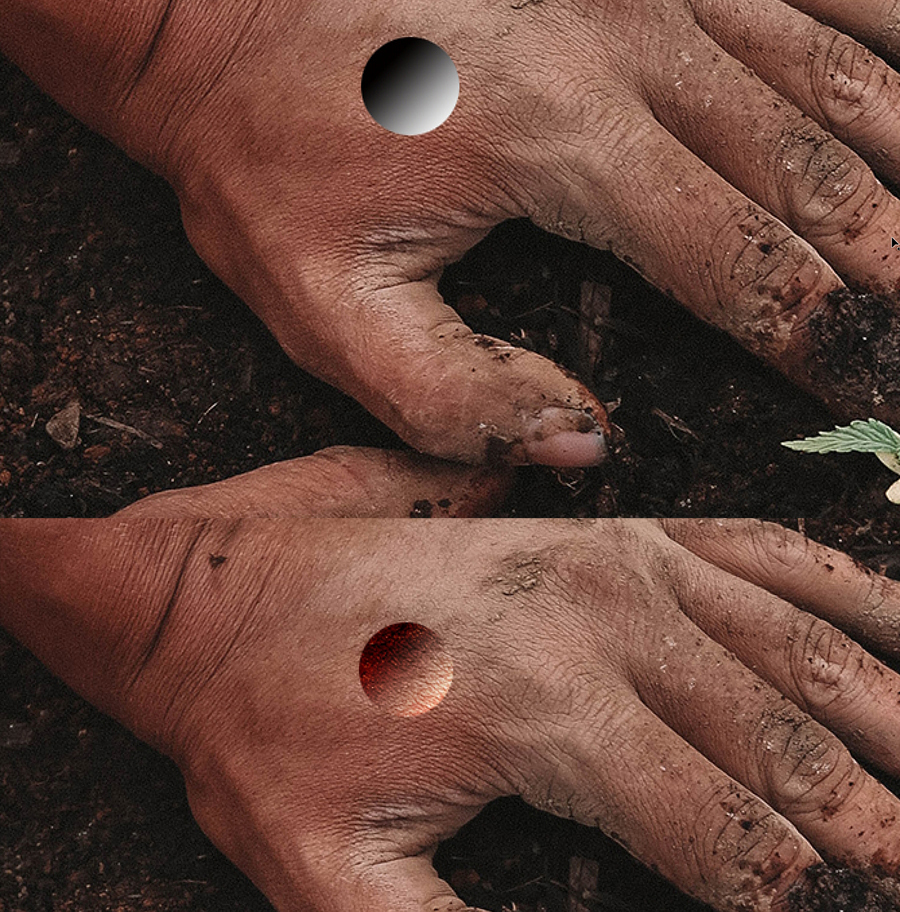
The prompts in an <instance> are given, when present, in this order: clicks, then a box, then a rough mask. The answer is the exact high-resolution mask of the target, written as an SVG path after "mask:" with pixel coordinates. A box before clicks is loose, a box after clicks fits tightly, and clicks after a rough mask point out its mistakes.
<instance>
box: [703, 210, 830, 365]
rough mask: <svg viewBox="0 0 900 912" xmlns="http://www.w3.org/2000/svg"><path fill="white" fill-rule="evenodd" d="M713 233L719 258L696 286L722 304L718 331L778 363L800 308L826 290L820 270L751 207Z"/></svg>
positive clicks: (799, 245) (780, 226)
mask: <svg viewBox="0 0 900 912" xmlns="http://www.w3.org/2000/svg"><path fill="white" fill-rule="evenodd" d="M714 233H715V236H716V237H717V238H718V239H719V240H718V243H717V245H716V246H717V248H718V249H719V250H721V251H722V253H720V254H719V255H717V256H716V257H715V258H714V259H711V260H710V261H708V262H707V264H706V269H705V271H704V272H703V274H702V275H701V280H703V281H705V282H706V284H707V285H708V286H709V288H710V290H711V292H712V295H713V296H714V297H715V299H716V300H718V301H719V302H721V303H720V307H721V311H720V313H719V314H718V315H717V317H716V323H717V325H719V326H720V327H721V328H722V329H725V330H726V331H727V332H729V333H730V334H731V335H732V336H734V337H735V338H737V339H738V340H739V341H740V342H742V343H743V344H744V345H745V346H747V347H749V348H750V349H751V350H755V351H760V352H762V353H765V352H771V354H772V355H773V356H774V357H777V356H778V355H780V354H781V353H782V351H783V350H784V349H786V348H788V347H789V345H790V337H791V333H792V332H793V331H794V329H795V327H796V324H797V321H798V320H799V319H800V316H801V315H802V313H803V311H804V310H805V307H803V306H801V305H804V304H805V302H808V301H811V300H818V299H819V298H820V297H824V294H825V292H826V291H827V290H829V288H828V287H826V283H827V276H826V274H825V273H824V272H823V264H821V263H820V261H818V259H817V258H816V257H815V256H814V255H813V254H811V252H810V250H809V248H808V247H807V245H806V244H805V243H803V242H802V241H801V240H800V239H799V238H798V237H797V236H796V235H794V233H793V232H792V231H791V230H790V229H789V228H788V227H787V226H786V225H785V224H784V223H782V222H780V221H778V220H776V219H774V218H772V217H771V216H770V215H768V214H767V213H765V212H763V211H761V210H760V209H759V208H758V207H757V206H756V205H754V204H752V203H750V204H743V205H741V206H739V207H736V208H734V209H733V210H732V211H730V212H729V213H728V214H727V215H726V216H725V217H724V219H723V220H722V221H721V222H720V223H719V224H718V225H717V226H715V229H714ZM735 298H737V299H738V301H737V303H738V304H739V306H734V305H733V303H732V302H734V301H735Z"/></svg>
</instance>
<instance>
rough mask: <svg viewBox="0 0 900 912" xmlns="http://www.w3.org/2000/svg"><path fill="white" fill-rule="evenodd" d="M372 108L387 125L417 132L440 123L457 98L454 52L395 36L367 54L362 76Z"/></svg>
mask: <svg viewBox="0 0 900 912" xmlns="http://www.w3.org/2000/svg"><path fill="white" fill-rule="evenodd" d="M362 97H363V102H364V104H365V106H366V109H367V110H368V112H369V113H370V114H371V115H372V117H373V119H374V120H376V121H377V122H378V123H379V124H381V126H382V127H384V128H385V129H386V130H390V131H391V132H392V133H399V134H401V135H402V136H418V135H419V134H420V133H429V132H430V131H431V130H434V129H435V128H436V127H439V126H440V125H441V124H442V123H443V122H444V121H445V120H446V119H447V118H448V117H449V116H450V115H451V114H452V113H453V109H454V108H455V107H456V101H457V99H458V98H459V74H458V73H457V72H456V67H455V66H454V65H453V61H452V60H451V59H450V57H449V56H448V55H447V54H446V53H445V52H444V51H443V50H442V49H441V48H439V47H438V46H437V45H436V44H433V43H432V42H430V41H426V40H425V39H424V38H397V39H396V40H395V41H389V42H388V43H387V44H384V45H382V46H381V47H380V48H378V50H377V51H375V53H374V54H373V55H372V56H371V57H370V58H369V62H368V63H367V64H366V67H365V69H364V70H363V75H362Z"/></svg>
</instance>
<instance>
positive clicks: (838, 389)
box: [806, 288, 900, 421]
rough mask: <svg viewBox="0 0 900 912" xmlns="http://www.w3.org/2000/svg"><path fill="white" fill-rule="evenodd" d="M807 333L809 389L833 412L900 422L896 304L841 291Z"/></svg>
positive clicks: (899, 344)
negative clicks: (809, 343) (808, 343)
mask: <svg viewBox="0 0 900 912" xmlns="http://www.w3.org/2000/svg"><path fill="white" fill-rule="evenodd" d="M806 330H807V332H808V333H809V339H810V342H811V346H810V349H809V350H810V355H809V358H808V360H807V362H806V366H807V369H808V377H809V381H810V388H811V389H813V390H814V391H815V392H817V393H818V395H820V396H821V397H822V398H823V399H825V401H826V402H827V403H828V404H829V406H830V407H831V408H832V409H833V410H834V411H835V412H837V413H839V414H840V415H842V416H845V417H849V418H867V417H876V418H883V419H884V420H886V421H896V420H898V419H900V301H898V300H896V299H894V298H890V297H886V296H883V295H878V294H871V293H868V292H856V291H852V290H850V289H848V288H839V289H837V290H836V291H833V292H831V293H830V294H829V295H828V296H827V298H826V299H825V303H824V305H823V306H822V307H821V308H819V309H818V310H817V311H816V312H815V313H814V314H813V315H812V316H811V317H810V318H809V322H808V324H807V327H806Z"/></svg>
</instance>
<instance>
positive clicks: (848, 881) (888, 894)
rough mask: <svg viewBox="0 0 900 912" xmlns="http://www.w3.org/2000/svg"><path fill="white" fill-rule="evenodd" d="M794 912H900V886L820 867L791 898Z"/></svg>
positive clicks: (814, 870) (893, 882) (817, 867)
mask: <svg viewBox="0 0 900 912" xmlns="http://www.w3.org/2000/svg"><path fill="white" fill-rule="evenodd" d="M788 908H789V909H790V912H833V910H835V909H840V910H842V912H894V910H896V909H900V884H898V883H897V882H896V881H893V880H882V879H880V878H878V877H873V876H869V875H866V874H862V873H860V872H858V871H848V870H847V869H846V868H834V867H831V866H830V865H825V864H822V865H816V867H814V868H811V869H810V870H809V871H808V872H807V877H806V880H805V881H804V882H803V883H799V884H797V885H796V886H795V887H794V888H793V889H792V890H791V892H790V894H789V896H788Z"/></svg>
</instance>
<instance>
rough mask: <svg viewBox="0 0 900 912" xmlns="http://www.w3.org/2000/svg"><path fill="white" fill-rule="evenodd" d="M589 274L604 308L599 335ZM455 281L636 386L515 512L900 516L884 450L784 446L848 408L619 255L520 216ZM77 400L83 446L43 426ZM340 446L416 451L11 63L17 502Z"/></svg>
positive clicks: (8, 414) (8, 448)
mask: <svg viewBox="0 0 900 912" xmlns="http://www.w3.org/2000/svg"><path fill="white" fill-rule="evenodd" d="M586 285H587V287H588V288H593V289H594V290H595V292H597V295H598V296H599V297H600V298H602V299H603V300H607V301H608V304H609V307H608V308H607V309H606V310H604V311H603V312H602V313H600V314H599V315H598V316H597V319H596V321H595V322H594V324H592V326H591V329H590V332H589V333H587V335H586V334H585V332H584V331H583V328H581V329H580V328H579V321H580V319H581V300H582V296H583V289H584V287H585V286H586ZM441 288H442V291H443V292H444V294H445V296H446V298H447V300H448V301H449V302H450V303H451V304H453V305H455V306H457V307H458V309H459V310H460V312H461V313H462V314H463V315H464V316H465V318H466V319H467V320H468V321H469V322H470V323H471V324H472V325H473V326H474V327H475V328H476V329H478V330H480V331H482V332H487V333H491V334H494V335H496V336H498V337H500V338H503V339H505V340H511V341H514V342H516V343H517V344H521V345H527V346H529V347H532V348H534V349H536V350H538V351H541V352H542V353H544V354H547V355H549V356H551V357H554V358H556V359H557V360H558V361H560V362H561V363H563V364H565V365H566V366H567V367H569V368H571V369H575V370H579V371H580V372H581V375H582V377H583V378H584V379H585V380H586V381H587V382H588V383H589V384H590V385H591V386H592V387H593V388H594V389H595V390H596V392H597V393H598V394H599V396H600V397H601V399H603V400H604V401H606V402H608V403H611V404H618V407H617V408H616V409H615V411H614V412H613V414H612V418H613V421H614V423H615V425H616V427H617V440H616V442H615V446H614V448H613V449H614V452H613V458H612V459H611V460H610V462H609V464H608V465H607V466H605V467H602V468H600V469H596V470H591V471H589V472H585V473H580V472H575V473H556V472H553V471H551V470H546V469H528V470H525V471H523V472H522V473H521V475H520V477H519V484H518V485H517V488H516V491H515V493H514V496H513V499H512V501H511V503H510V505H509V507H508V512H509V513H510V514H511V515H533V516H544V515H562V516H593V515H599V516H606V515H660V516H663V515H685V516H709V515H721V516H737V515H744V516H767V517H793V516H810V517H821V518H823V519H826V520H828V521H830V522H833V523H838V524H842V523H846V522H849V523H851V524H857V525H858V524H859V523H861V522H862V520H864V519H873V518H874V519H876V520H880V519H887V518H888V517H890V516H891V511H892V510H894V508H892V507H891V506H890V504H888V502H887V501H886V500H885V498H884V491H885V490H886V488H887V487H888V485H889V484H890V483H891V481H892V480H893V476H892V475H891V473H890V471H889V470H888V469H886V468H885V467H884V466H882V465H881V464H880V463H879V462H878V461H877V460H875V459H874V458H872V457H871V456H869V457H866V456H858V457H857V456H810V455H805V454H800V453H794V452H790V451H788V450H786V449H784V448H783V447H781V446H780V441H782V440H788V439H792V438H796V437H800V436H804V435H807V434H813V433H816V432H818V431H820V430H824V429H828V428H830V427H831V426H832V425H833V424H834V419H833V417H832V416H831V415H830V414H829V413H828V412H827V411H826V410H825V409H824V408H823V407H822V406H821V405H820V404H819V403H818V402H817V401H815V400H814V399H812V398H811V397H809V396H806V395H804V394H801V393H799V392H798V391H797V390H796V389H795V388H794V387H792V386H791V385H790V384H788V383H787V382H786V381H784V380H783V379H781V377H779V376H778V375H776V374H775V373H773V372H772V371H770V370H768V369H766V368H765V367H763V366H762V365H761V364H759V363H758V362H757V361H756V360H754V359H753V358H752V357H750V356H749V355H747V354H746V353H745V352H744V351H743V350H742V349H741V348H740V347H739V346H737V345H736V344H735V343H733V342H731V341H730V340H729V339H728V338H726V337H725V336H724V335H722V334H720V333H719V332H717V331H715V330H713V329H710V328H709V327H706V326H703V325H701V324H699V323H698V322H697V321H696V320H694V319H693V318H691V317H690V316H688V315H687V314H686V313H685V312H684V311H683V310H682V309H681V308H680V307H679V306H678V305H677V304H675V303H674V302H672V301H670V300H668V299H667V298H666V297H664V296H663V295H662V294H660V293H659V292H657V291H656V290H654V289H653V288H651V287H650V286H649V285H648V284H647V283H646V282H644V281H643V280H642V279H641V278H640V277H639V276H637V275H636V274H635V273H634V272H633V271H632V270H631V269H629V268H628V267H627V266H625V265H624V264H622V263H620V262H619V261H617V260H616V259H615V258H614V257H612V256H610V255H608V254H601V253H597V252H595V251H592V250H590V249H588V248H587V247H585V246H583V245H579V244H575V243H572V242H570V241H566V240H562V239H559V238H555V237H552V236H550V235H548V234H545V233H543V232H541V231H539V230H538V229H536V228H533V227H532V226H531V225H529V224H527V223H525V222H511V223H507V224H505V225H503V226H501V227H500V228H499V229H498V230H497V231H496V232H494V233H493V234H492V235H491V236H490V237H489V238H488V239H487V240H486V241H485V242H483V243H482V244H481V245H479V247H478V248H476V249H475V250H473V251H472V252H471V253H470V254H469V255H468V256H467V257H466V258H465V260H464V261H463V262H462V263H460V264H457V265H456V266H454V267H452V268H450V269H448V270H447V271H446V273H445V275H444V279H443V282H442V285H441ZM604 296H606V297H604ZM852 317H853V315H852V314H850V316H849V318H848V321H847V326H849V325H850V324H851V323H852ZM71 401H78V402H79V403H80V407H81V420H80V425H79V427H78V429H77V430H78V442H77V443H76V445H75V446H74V447H73V448H72V449H68V450H67V449H63V448H62V447H61V446H60V445H59V444H58V443H57V442H56V441H54V440H53V439H51V437H50V436H49V435H48V433H47V431H46V426H47V422H48V420H50V419H51V418H52V416H54V415H55V414H57V413H58V412H59V411H60V410H62V409H63V408H64V407H65V406H66V405H67V404H68V403H70V402H71ZM856 417H868V416H867V415H858V416H856ZM110 422H112V423H110ZM333 444H365V445H371V446H399V445H400V443H399V441H398V440H397V439H396V438H395V436H394V435H393V434H392V433H391V432H389V431H388V430H386V429H385V428H384V427H382V426H381V425H380V424H379V423H378V422H376V421H375V420H373V419H372V418H371V417H370V416H368V415H367V414H366V413H365V412H364V411H363V410H362V409H361V408H359V407H358V406H357V405H356V404H355V403H353V402H351V401H349V400H348V399H347V398H346V397H344V396H342V395H340V394H339V393H337V392H335V391H334V390H332V389H330V388H329V387H327V386H325V385H324V384H322V383H320V382H318V381H316V380H314V379H312V378H311V377H309V376H308V375H306V374H304V373H303V372H302V371H300V370H298V369H297V368H296V367H295V366H294V365H293V364H292V363H291V362H290V361H289V360H288V359H287V357H286V356H285V355H283V354H282V352H281V351H280V350H279V348H278V346H277V345H276V344H275V343H274V342H273V341H272V339H271V338H270V336H269V334H268V333H267V331H266V330H265V328H264V327H263V326H262V325H261V324H260V323H259V322H258V321H257V320H256V318H255V317H253V316H252V314H251V313H250V312H249V310H248V308H246V307H245V306H244V305H243V304H242V303H241V302H240V301H238V300H237V299H236V298H235V297H234V296H233V295H231V294H230V293H229V292H228V290H227V289H226V288H224V287H223V286H222V284H221V283H220V282H219V281H218V280H217V279H216V278H215V277H214V276H212V275H211V274H210V272H209V271H208V270H207V269H206V267H205V266H204V264H203V263H202V262H201V261H200V259H199V258H198V257H197V256H196V255H195V254H194V252H193V251H192V249H191V247H190V245H189V244H188V242H187V239H186V237H185V235H184V232H183V230H182V227H181V223H180V218H179V212H178V206H177V201H176V199H175V196H174V194H173V193H172V192H171V190H170V189H169V188H168V187H167V186H166V185H165V184H164V183H163V182H162V181H160V180H158V179H157V178H155V177H153V176H152V175H150V174H149V173H147V172H146V171H145V170H143V169H142V168H140V167H139V166H137V165H135V164H134V163H132V162H130V161H129V160H128V159H127V158H126V157H125V156H124V155H123V154H121V153H120V152H119V151H118V150H117V149H115V148H114V147H112V146H111V145H110V144H109V143H107V142H105V141H104V140H102V139H101V138H99V137H98V136H96V135H94V134H92V133H91V132H90V131H88V130H87V129H86V128H84V127H83V126H81V125H80V124H78V123H77V122H76V121H74V120H73V119H72V118H70V117H69V116H68V115H66V114H65V113H64V112H63V111H61V110H60V109H59V108H58V107H57V106H56V105H55V104H54V103H53V102H52V101H50V100H49V99H48V98H46V97H45V96H44V95H42V94H41V93H40V92H38V91H37V90H36V89H35V88H34V87H33V86H32V85H31V84H30V83H29V82H28V80H26V79H25V78H24V77H23V76H22V75H21V74H20V73H19V72H18V71H17V70H16V69H15V68H14V67H12V66H11V65H9V64H8V63H5V62H3V61H2V60H0V515H9V516H44V515H58V516H101V515H106V514H109V513H111V512H114V511H115V510H117V509H119V508H121V507H123V506H125V505H127V504H129V503H132V502H133V501H135V500H137V499H139V498H141V497H143V496H145V495H147V494H149V493H152V492H156V491H161V490H166V489H170V488H175V487H183V486H187V485H196V484H201V483H204V482H210V481H215V480H218V479H222V478H226V477H229V476H232V475H235V474H238V473H241V472H245V471H248V470H250V469H253V468H256V467H258V466H260V465H264V464H266V463H270V462H273V461H277V460H283V459H288V458H292V457H296V456H302V455H305V454H308V453H311V452H313V451H315V450H317V449H320V448H322V447H325V446H329V445H333Z"/></svg>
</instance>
